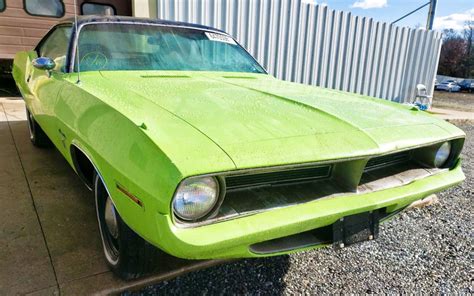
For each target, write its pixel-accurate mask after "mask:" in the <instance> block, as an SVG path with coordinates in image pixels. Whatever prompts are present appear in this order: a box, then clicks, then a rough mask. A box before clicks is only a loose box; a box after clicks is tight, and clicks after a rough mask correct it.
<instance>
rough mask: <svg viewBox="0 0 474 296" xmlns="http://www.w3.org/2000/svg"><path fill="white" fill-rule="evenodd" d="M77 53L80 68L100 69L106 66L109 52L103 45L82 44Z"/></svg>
mask: <svg viewBox="0 0 474 296" xmlns="http://www.w3.org/2000/svg"><path fill="white" fill-rule="evenodd" d="M79 55H80V59H79V61H80V62H81V69H83V70H101V69H104V68H105V66H107V64H108V62H109V57H110V55H111V54H110V51H109V50H108V48H107V47H105V46H103V45H100V44H84V45H81V46H79Z"/></svg>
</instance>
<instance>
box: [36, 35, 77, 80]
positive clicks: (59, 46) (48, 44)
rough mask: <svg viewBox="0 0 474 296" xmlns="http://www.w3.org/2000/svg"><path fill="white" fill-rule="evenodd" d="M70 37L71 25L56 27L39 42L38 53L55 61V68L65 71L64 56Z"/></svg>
mask: <svg viewBox="0 0 474 296" xmlns="http://www.w3.org/2000/svg"><path fill="white" fill-rule="evenodd" d="M70 37H71V27H69V26H63V27H58V28H57V29H55V30H54V32H53V33H51V34H50V35H49V37H48V38H47V39H46V40H45V41H44V42H43V43H42V44H41V46H40V48H39V55H40V56H42V57H48V58H51V59H53V60H54V62H55V63H56V68H55V70H57V71H62V72H65V65H66V56H67V51H68V48H69V38H70Z"/></svg>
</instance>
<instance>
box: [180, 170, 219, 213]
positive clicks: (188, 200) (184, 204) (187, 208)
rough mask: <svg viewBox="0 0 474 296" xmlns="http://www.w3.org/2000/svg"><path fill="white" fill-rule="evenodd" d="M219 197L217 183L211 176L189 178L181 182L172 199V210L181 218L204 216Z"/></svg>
mask: <svg viewBox="0 0 474 296" xmlns="http://www.w3.org/2000/svg"><path fill="white" fill-rule="evenodd" d="M218 199H219V184H218V182H217V180H216V179H215V178H213V177H199V178H189V179H186V180H184V181H183V182H181V184H180V185H179V186H178V189H177V190H176V194H175V196H174V199H173V211H174V213H175V214H176V216H178V217H179V218H181V219H183V220H196V219H199V218H202V217H204V216H206V215H207V214H208V213H209V212H210V211H211V210H212V209H213V208H214V206H215V205H216V203H217V200H218Z"/></svg>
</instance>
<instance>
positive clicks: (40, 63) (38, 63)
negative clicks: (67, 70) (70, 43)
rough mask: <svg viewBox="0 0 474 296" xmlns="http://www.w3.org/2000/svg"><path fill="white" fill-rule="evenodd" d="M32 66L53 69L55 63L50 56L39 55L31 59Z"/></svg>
mask: <svg viewBox="0 0 474 296" xmlns="http://www.w3.org/2000/svg"><path fill="white" fill-rule="evenodd" d="M33 67H35V68H36V69H40V70H53V69H54V68H55V67H56V63H55V62H54V61H53V59H51V58H46V57H40V58H36V59H34V60H33Z"/></svg>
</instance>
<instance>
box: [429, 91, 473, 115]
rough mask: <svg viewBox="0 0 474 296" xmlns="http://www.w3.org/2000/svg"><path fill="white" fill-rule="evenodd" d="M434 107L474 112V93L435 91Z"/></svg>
mask: <svg viewBox="0 0 474 296" xmlns="http://www.w3.org/2000/svg"><path fill="white" fill-rule="evenodd" d="M433 107H436V108H444V109H454V110H460V111H468V112H474V93H460V92H459V93H450V92H446V91H435V92H434V95H433Z"/></svg>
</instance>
